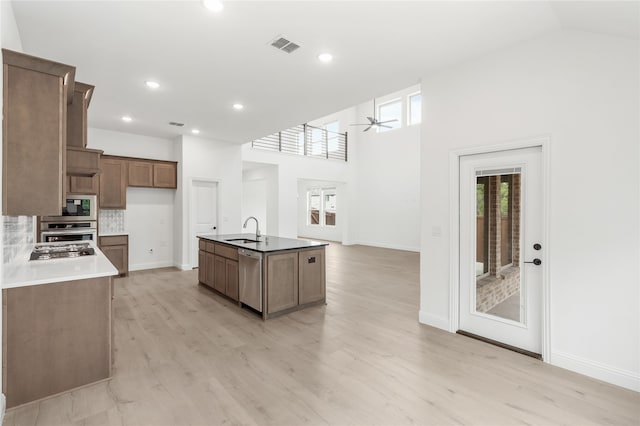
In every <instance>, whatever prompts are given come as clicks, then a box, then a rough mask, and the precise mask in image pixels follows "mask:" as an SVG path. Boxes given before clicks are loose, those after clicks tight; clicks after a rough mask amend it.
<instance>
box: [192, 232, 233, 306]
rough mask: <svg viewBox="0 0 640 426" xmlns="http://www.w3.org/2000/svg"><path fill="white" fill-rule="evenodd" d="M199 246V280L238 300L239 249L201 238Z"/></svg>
mask: <svg viewBox="0 0 640 426" xmlns="http://www.w3.org/2000/svg"><path fill="white" fill-rule="evenodd" d="M199 247H200V251H199V252H198V281H200V282H201V283H202V284H204V285H206V286H208V287H211V288H212V289H214V290H216V291H218V292H220V293H222V294H224V295H226V296H228V297H229V298H231V299H233V300H238V295H239V275H238V273H239V270H238V260H237V258H238V249H236V248H232V247H229V246H225V245H222V244H215V243H211V242H205V241H203V240H200V243H199ZM216 253H217V254H216Z"/></svg>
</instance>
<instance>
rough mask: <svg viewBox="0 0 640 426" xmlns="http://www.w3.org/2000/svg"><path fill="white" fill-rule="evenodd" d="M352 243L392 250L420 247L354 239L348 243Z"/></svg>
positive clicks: (408, 249)
mask: <svg viewBox="0 0 640 426" xmlns="http://www.w3.org/2000/svg"><path fill="white" fill-rule="evenodd" d="M354 244H358V245H361V246H371V247H380V248H387V249H392V250H403V251H413V252H420V247H411V246H404V245H400V244H387V243H378V242H373V241H355V242H351V243H350V244H349V245H354Z"/></svg>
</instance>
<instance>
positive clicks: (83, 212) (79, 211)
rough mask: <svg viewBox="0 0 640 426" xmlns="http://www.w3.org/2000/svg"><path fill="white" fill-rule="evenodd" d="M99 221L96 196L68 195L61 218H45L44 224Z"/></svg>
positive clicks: (43, 218) (42, 219)
mask: <svg viewBox="0 0 640 426" xmlns="http://www.w3.org/2000/svg"><path fill="white" fill-rule="evenodd" d="M97 220H98V197H97V196H96V195H68V196H67V202H66V204H65V206H64V207H63V208H62V211H61V212H60V216H43V217H42V218H41V221H42V222H78V221H94V222H95V221H97Z"/></svg>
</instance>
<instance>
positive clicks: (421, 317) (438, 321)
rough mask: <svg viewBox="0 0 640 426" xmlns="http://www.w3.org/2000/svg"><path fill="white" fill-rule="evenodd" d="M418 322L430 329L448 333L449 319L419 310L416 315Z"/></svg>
mask: <svg viewBox="0 0 640 426" xmlns="http://www.w3.org/2000/svg"><path fill="white" fill-rule="evenodd" d="M418 321H420V322H421V323H422V324H426V325H430V326H431V327H435V328H440V329H442V330H445V331H449V318H443V317H439V316H436V315H433V314H430V313H428V312H425V311H422V310H421V311H420V312H419V313H418Z"/></svg>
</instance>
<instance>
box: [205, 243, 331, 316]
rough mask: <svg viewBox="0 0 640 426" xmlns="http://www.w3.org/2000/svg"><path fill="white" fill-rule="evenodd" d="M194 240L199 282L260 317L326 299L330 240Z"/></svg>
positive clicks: (277, 313)
mask: <svg viewBox="0 0 640 426" xmlns="http://www.w3.org/2000/svg"><path fill="white" fill-rule="evenodd" d="M198 238H199V249H200V251H199V257H198V266H199V269H198V281H199V282H200V284H202V285H205V286H207V287H210V288H211V289H213V290H214V291H216V292H217V293H219V294H222V295H224V296H226V297H228V298H230V299H231V300H233V301H235V302H237V303H238V305H239V306H240V307H247V308H249V309H251V310H253V311H255V312H257V313H259V314H260V315H261V316H262V319H264V320H266V319H268V318H272V317H274V316H278V315H283V314H286V313H289V312H293V311H297V310H300V309H304V308H307V307H310V306H315V305H319V304H324V303H325V302H326V284H325V282H326V274H325V246H327V245H328V243H325V242H320V241H311V240H300V239H293V238H281V237H275V236H269V235H267V236H264V235H262V236H260V237H257V236H256V235H255V234H228V235H213V234H203V235H199V236H198Z"/></svg>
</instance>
